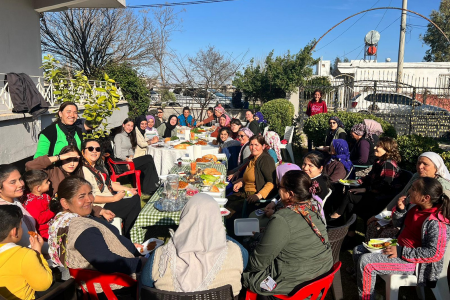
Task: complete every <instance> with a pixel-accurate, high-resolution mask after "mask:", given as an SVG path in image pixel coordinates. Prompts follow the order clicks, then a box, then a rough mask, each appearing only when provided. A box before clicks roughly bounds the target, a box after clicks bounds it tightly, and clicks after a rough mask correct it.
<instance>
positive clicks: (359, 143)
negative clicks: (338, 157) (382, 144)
mask: <svg viewBox="0 0 450 300" xmlns="http://www.w3.org/2000/svg"><path fill="white" fill-rule="evenodd" d="M350 134H351V136H352V138H354V139H355V140H356V144H355V145H354V146H353V149H352V151H351V152H350V159H351V161H352V163H353V164H354V165H366V166H367V165H371V164H373V163H374V162H375V159H376V158H375V152H374V144H373V137H372V135H366V125H364V124H363V123H359V124H355V125H353V127H352V129H351V131H350Z"/></svg>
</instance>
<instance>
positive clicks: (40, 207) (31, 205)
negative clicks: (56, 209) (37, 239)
mask: <svg viewBox="0 0 450 300" xmlns="http://www.w3.org/2000/svg"><path fill="white" fill-rule="evenodd" d="M50 200H51V198H50V196H49V195H47V194H42V196H36V195H34V194H31V193H28V194H27V198H26V200H25V202H24V205H23V206H24V207H25V209H26V210H27V211H28V212H29V213H30V215H32V216H33V218H35V219H36V222H37V226H36V229H37V231H38V232H39V234H40V235H41V236H42V237H43V238H44V239H45V240H48V221H50V220H51V219H52V218H53V217H54V216H55V214H54V213H53V212H52V211H51V210H50V209H49V203H50Z"/></svg>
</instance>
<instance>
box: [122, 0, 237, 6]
mask: <svg viewBox="0 0 450 300" xmlns="http://www.w3.org/2000/svg"><path fill="white" fill-rule="evenodd" d="M231 1H237V0H198V1H185V2H172V3H161V4H140V5H130V6H127V8H155V7H162V6H186V5H196V4H209V3H220V2H231Z"/></svg>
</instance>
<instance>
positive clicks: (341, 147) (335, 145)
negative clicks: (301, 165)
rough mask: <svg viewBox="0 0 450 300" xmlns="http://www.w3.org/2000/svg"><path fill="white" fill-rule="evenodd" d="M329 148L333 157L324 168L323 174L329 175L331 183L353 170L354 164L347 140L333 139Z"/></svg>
mask: <svg viewBox="0 0 450 300" xmlns="http://www.w3.org/2000/svg"><path fill="white" fill-rule="evenodd" d="M329 149H330V150H329V153H330V155H331V158H330V160H329V161H328V163H327V164H326V165H325V167H324V168H323V174H325V175H326V176H327V177H328V179H329V180H330V182H331V183H336V182H338V181H339V180H340V179H344V178H345V176H347V174H348V173H350V172H351V170H352V168H353V164H352V162H351V161H350V153H349V151H348V144H347V142H346V141H345V140H341V139H335V140H333V141H332V142H331V145H330V147H329Z"/></svg>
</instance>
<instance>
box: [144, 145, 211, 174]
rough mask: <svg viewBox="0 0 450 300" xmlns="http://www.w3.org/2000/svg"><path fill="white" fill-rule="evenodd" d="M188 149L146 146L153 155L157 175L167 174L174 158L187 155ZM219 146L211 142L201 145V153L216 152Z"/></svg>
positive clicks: (174, 160)
mask: <svg viewBox="0 0 450 300" xmlns="http://www.w3.org/2000/svg"><path fill="white" fill-rule="evenodd" d="M187 153H188V150H180V149H173V148H172V149H167V148H156V147H153V146H148V148H147V154H150V155H151V156H153V160H154V161H155V166H156V170H157V171H158V175H159V176H161V175H167V174H169V171H170V169H171V168H172V167H173V165H174V164H175V162H176V160H177V159H178V158H180V157H185V156H187ZM218 153H219V147H218V146H214V145H212V144H208V145H207V146H202V155H206V154H218Z"/></svg>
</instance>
